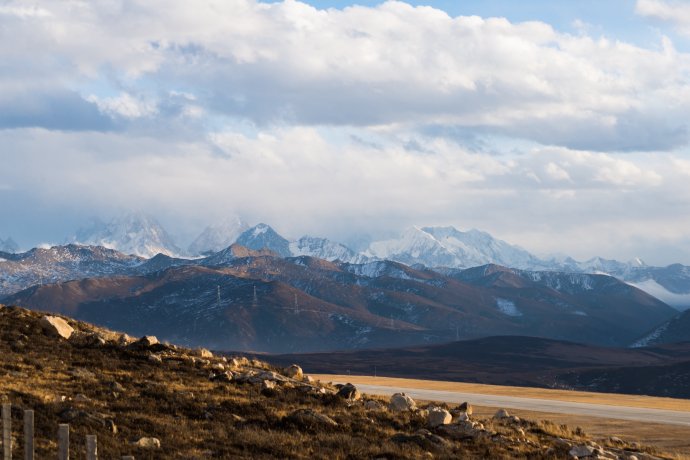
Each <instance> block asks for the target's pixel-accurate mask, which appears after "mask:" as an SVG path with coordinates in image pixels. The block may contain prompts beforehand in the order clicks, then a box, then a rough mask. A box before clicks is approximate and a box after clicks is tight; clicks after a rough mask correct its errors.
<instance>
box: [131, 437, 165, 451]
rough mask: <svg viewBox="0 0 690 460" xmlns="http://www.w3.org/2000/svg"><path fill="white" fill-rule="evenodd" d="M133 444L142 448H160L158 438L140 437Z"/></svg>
mask: <svg viewBox="0 0 690 460" xmlns="http://www.w3.org/2000/svg"><path fill="white" fill-rule="evenodd" d="M134 445H135V446H137V447H141V448H144V449H160V448H161V441H160V439H158V438H140V439H139V440H138V441H136V442H135V443H134Z"/></svg>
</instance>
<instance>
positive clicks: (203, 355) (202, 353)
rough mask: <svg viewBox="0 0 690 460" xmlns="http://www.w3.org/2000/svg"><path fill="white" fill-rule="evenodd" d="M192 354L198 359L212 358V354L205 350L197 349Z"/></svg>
mask: <svg viewBox="0 0 690 460" xmlns="http://www.w3.org/2000/svg"><path fill="white" fill-rule="evenodd" d="M194 354H195V355H196V356H198V357H199V358H204V359H211V358H213V353H211V352H210V351H209V350H207V349H206V348H197V349H196V350H194Z"/></svg>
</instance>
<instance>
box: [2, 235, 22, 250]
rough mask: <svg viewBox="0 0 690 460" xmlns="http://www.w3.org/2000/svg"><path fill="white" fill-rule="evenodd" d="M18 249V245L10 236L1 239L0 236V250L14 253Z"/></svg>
mask: <svg viewBox="0 0 690 460" xmlns="http://www.w3.org/2000/svg"><path fill="white" fill-rule="evenodd" d="M18 250H19V246H18V245H17V243H15V242H14V240H13V239H12V238H7V239H6V240H3V239H2V238H0V252H9V253H14V252H17V251H18Z"/></svg>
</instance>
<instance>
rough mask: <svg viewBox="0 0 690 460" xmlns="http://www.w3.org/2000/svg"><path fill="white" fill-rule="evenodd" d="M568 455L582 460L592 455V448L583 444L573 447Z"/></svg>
mask: <svg viewBox="0 0 690 460" xmlns="http://www.w3.org/2000/svg"><path fill="white" fill-rule="evenodd" d="M568 453H569V454H570V455H572V456H573V457H577V458H582V457H589V456H590V455H592V454H593V453H594V448H593V447H592V446H587V445H585V444H580V445H577V446H573V448H572V449H570V451H569V452H568Z"/></svg>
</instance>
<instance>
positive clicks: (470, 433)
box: [438, 422, 483, 440]
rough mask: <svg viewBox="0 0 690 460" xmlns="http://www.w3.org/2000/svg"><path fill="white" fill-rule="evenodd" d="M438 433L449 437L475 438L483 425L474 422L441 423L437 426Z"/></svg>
mask: <svg viewBox="0 0 690 460" xmlns="http://www.w3.org/2000/svg"><path fill="white" fill-rule="evenodd" d="M438 430H439V432H440V433H442V434H444V435H446V436H448V437H449V438H451V439H456V440H462V439H468V438H475V437H477V436H478V435H479V433H480V431H481V430H483V426H482V425H481V424H479V423H475V422H460V423H454V424H452V425H442V426H440V427H438Z"/></svg>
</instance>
